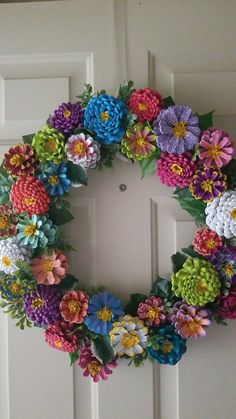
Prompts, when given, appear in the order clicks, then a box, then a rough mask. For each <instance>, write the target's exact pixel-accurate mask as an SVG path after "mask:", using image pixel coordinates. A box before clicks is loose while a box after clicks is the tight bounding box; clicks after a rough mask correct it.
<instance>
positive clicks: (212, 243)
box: [206, 239, 216, 249]
mask: <svg viewBox="0 0 236 419" xmlns="http://www.w3.org/2000/svg"><path fill="white" fill-rule="evenodd" d="M215 246H216V244H215V240H213V239H208V240H207V241H206V247H207V249H214V248H215Z"/></svg>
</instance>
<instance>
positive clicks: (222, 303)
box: [216, 290, 236, 319]
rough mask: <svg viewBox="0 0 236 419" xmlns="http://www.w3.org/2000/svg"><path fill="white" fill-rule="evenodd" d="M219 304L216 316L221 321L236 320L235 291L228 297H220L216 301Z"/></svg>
mask: <svg viewBox="0 0 236 419" xmlns="http://www.w3.org/2000/svg"><path fill="white" fill-rule="evenodd" d="M216 302H217V304H219V307H220V309H219V311H218V313H217V314H218V315H219V316H220V317H223V319H236V290H232V291H230V292H229V295H224V296H222V297H220V298H219V299H218V300H217V301H216Z"/></svg>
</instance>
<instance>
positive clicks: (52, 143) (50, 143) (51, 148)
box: [45, 137, 57, 153]
mask: <svg viewBox="0 0 236 419" xmlns="http://www.w3.org/2000/svg"><path fill="white" fill-rule="evenodd" d="M45 149H46V151H48V152H49V153H54V152H55V151H57V140H56V139H55V138H53V137H52V138H48V140H47V142H46V144H45Z"/></svg>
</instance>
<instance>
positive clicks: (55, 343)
mask: <svg viewBox="0 0 236 419" xmlns="http://www.w3.org/2000/svg"><path fill="white" fill-rule="evenodd" d="M71 329H72V328H71V326H70V325H69V324H68V323H65V322H57V323H55V324H53V325H51V326H49V327H48V328H47V330H45V332H44V336H45V341H46V342H47V343H48V344H49V345H50V346H51V347H52V348H54V349H58V350H59V351H64V352H75V351H76V349H77V337H76V336H75V335H74V334H73V333H72V330H71Z"/></svg>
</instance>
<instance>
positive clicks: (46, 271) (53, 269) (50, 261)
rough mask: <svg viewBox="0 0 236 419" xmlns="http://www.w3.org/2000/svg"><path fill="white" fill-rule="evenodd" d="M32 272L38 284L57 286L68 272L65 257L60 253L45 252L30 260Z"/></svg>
mask: <svg viewBox="0 0 236 419" xmlns="http://www.w3.org/2000/svg"><path fill="white" fill-rule="evenodd" d="M31 266H32V271H33V274H34V277H35V279H36V281H37V283H38V284H45V285H54V284H59V283H60V282H61V280H62V279H63V278H65V276H66V274H67V272H68V260H67V257H66V256H65V255H64V254H63V253H62V252H61V251H59V250H58V251H53V252H52V253H49V252H45V253H44V254H43V255H42V256H41V257H40V258H33V259H32V260H31Z"/></svg>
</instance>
